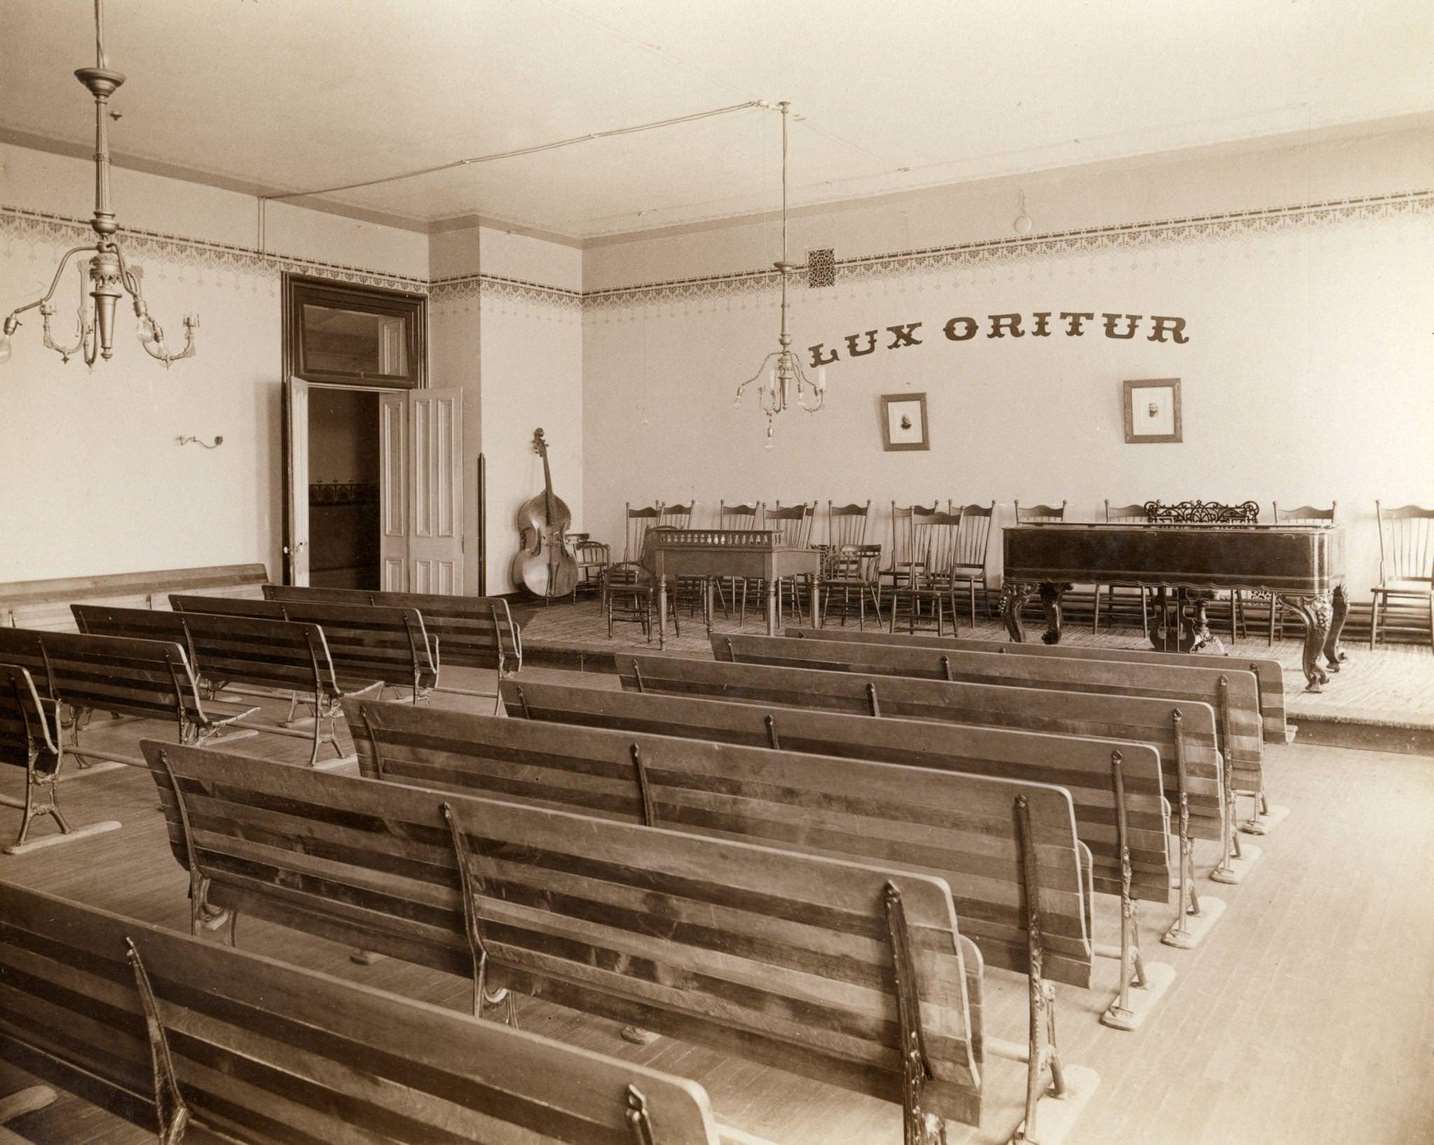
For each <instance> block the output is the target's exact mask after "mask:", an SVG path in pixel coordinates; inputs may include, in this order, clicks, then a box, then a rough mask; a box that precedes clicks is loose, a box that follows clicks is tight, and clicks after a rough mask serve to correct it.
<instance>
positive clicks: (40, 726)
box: [0, 664, 119, 855]
mask: <svg viewBox="0 0 1434 1145" xmlns="http://www.w3.org/2000/svg"><path fill="white" fill-rule="evenodd" d="M60 743H61V737H60V706H59V705H58V704H57V703H55V702H53V701H49V702H47V701H44V700H42V699H41V698H40V694H39V692H37V691H36V690H35V681H34V680H33V679H31V677H30V673H29V672H27V671H26V670H25V669H24V668H21V667H18V666H17V665H14V664H0V763H8V764H11V765H12V766H14V767H18V768H20V769H22V770H23V771H24V772H25V798H24V799H12V798H11V797H10V796H8V795H0V804H4V805H5V806H6V807H19V808H22V809H23V812H24V813H23V815H22V817H21V819H20V830H19V831H18V832H17V833H16V835H15V841H14V842H13V843H11V844H10V845H9V846H8V847H6V848H5V853H6V854H7V855H23V854H25V853H26V852H27V851H34V850H38V849H39V848H41V847H53V846H54V845H56V844H57V843H67V842H72V841H74V840H77V839H84V838H87V837H89V836H90V835H99V834H103V833H104V832H106V831H114V830H117V829H118V828H119V823H118V822H117V821H115V820H113V819H110V820H106V821H105V822H103V823H90V824H88V825H87V826H84V827H71V826H70V823H69V820H67V819H66V818H65V817H64V815H63V814H61V812H60V806H59V778H60V759H61V758H62V753H61V751H60ZM40 819H53V820H54V821H55V826H56V827H57V828H58V829H59V833H58V834H55V835H45V836H43V837H42V838H39V839H35V840H34V841H33V842H26V837H27V836H28V835H29V833H30V828H31V827H32V826H33V825H34V824H35V823H36V822H37V821H38V820H40Z"/></svg>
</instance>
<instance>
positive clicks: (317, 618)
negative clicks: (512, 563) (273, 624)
mask: <svg viewBox="0 0 1434 1145" xmlns="http://www.w3.org/2000/svg"><path fill="white" fill-rule="evenodd" d="M169 599H170V603H171V604H172V605H173V606H174V609H175V611H176V612H207V613H211V614H215V615H220V616H249V617H254V618H256V619H260V620H294V621H299V622H301V623H307V624H317V625H318V626H319V627H320V628H322V629H323V631H324V641H325V643H326V644H327V645H328V649H329V657H330V659H331V660H332V661H333V665H334V670H335V671H336V672H337V673H338V674H339V676H341V677H343V678H344V680H345V682H348V681H351V680H353V679H355V678H357V679H362V680H365V681H367V680H382V681H383V682H384V683H386V684H390V685H393V686H405V687H407V686H411V685H412V684H413V683H414V680H415V678H416V679H417V682H418V684H419V686H420V687H423V688H431V687H432V686H433V685H434V684H435V683H436V682H437V677H438V671H437V668H436V666H435V665H434V662H433V658H432V648H431V647H430V646H429V643H428V634H427V632H426V631H425V629H424V626H423V618H422V617H421V616H420V615H419V614H418V611H417V609H413V608H382V607H375V606H371V605H361V604H327V603H318V602H314V603H310V602H306V601H279V600H232V599H228V598H223V597H208V596H178V595H175V596H171V597H170V598H169Z"/></svg>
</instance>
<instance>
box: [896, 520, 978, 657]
mask: <svg viewBox="0 0 1434 1145" xmlns="http://www.w3.org/2000/svg"><path fill="white" fill-rule="evenodd" d="M923 538H924V540H925V544H926V548H925V550H924V551H923V552H922V554H921V560H920V562H919V567H915V568H913V569H912V573H911V577H910V580H909V583H908V584H907V587H906V589H905V590H904V591H901V590H898V591H897V592H896V593H895V594H894V595H893V596H892V602H891V622H890V627H889V630H890V631H892V632H895V631H896V624H897V617H898V614H899V613H900V612H901V610H902V601H903V600H904V601H905V604H906V610H905V614H906V622H907V631H908V632H915V631H916V625H917V622H918V620H919V619H920V617H921V615H922V612H923V610H924V611H925V612H926V614H927V615H928V616H929V617H931V618H933V619H934V620H935V622H936V634H937V635H938V636H941V635H944V634H945V630H946V629H945V625H946V617H947V614H948V613H949V614H950V617H951V631H952V633H953V634H954V633H955V632H956V630H957V626H956V578H955V574H956V566H957V562H958V559H959V556H960V552H961V513H960V511H959V510H958V511H957V512H955V513H933V514H931V516H930V517H929V518H927V520H926V521H925V523H924V526H923Z"/></svg>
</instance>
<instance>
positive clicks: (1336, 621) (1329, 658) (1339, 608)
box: [1324, 584, 1349, 672]
mask: <svg viewBox="0 0 1434 1145" xmlns="http://www.w3.org/2000/svg"><path fill="white" fill-rule="evenodd" d="M1332 603H1333V613H1332V615H1331V616H1330V622H1329V635H1328V636H1326V637H1325V640H1324V659H1325V664H1326V666H1327V668H1328V670H1329V671H1331V672H1338V671H1339V664H1340V661H1341V660H1344V659H1345V655H1344V649H1343V648H1341V647H1340V646H1339V636H1340V633H1341V632H1343V631H1344V621H1345V617H1347V616H1348V615H1349V597H1348V596H1347V595H1345V591H1344V585H1342V584H1340V585H1335V588H1334V594H1333V602H1332Z"/></svg>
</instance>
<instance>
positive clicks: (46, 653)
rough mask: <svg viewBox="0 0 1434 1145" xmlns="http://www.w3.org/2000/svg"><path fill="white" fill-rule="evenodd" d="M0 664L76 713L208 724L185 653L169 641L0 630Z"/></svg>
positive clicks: (14, 629)
mask: <svg viewBox="0 0 1434 1145" xmlns="http://www.w3.org/2000/svg"><path fill="white" fill-rule="evenodd" d="M0 661H4V662H5V663H8V664H16V665H18V666H20V667H22V668H25V669H27V670H28V671H29V673H30V675H31V676H32V677H33V678H34V681H35V687H36V689H37V690H38V691H39V692H40V694H41V695H42V696H43V697H45V698H47V699H54V700H60V701H62V702H63V703H66V704H69V705H71V706H72V707H75V708H78V709H95V710H98V711H105V712H117V713H119V714H121V715H128V716H139V717H141V718H145V719H160V720H166V719H173V720H181V719H182V720H183V721H184V722H185V723H189V724H194V725H204V724H206V723H207V722H208V721H207V719H206V717H205V715H204V708H203V703H202V701H201V700H200V698H199V686H198V684H197V683H196V681H195V678H194V673H193V672H192V671H191V670H190V667H189V661H188V658H187V657H186V656H185V653H184V649H183V648H182V647H181V646H180V645H178V644H176V643H174V642H172V641H161V640H130V639H122V638H120V637H114V636H85V635H78V634H76V633H72V632H36V631H33V630H31V629H27V628H0Z"/></svg>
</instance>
